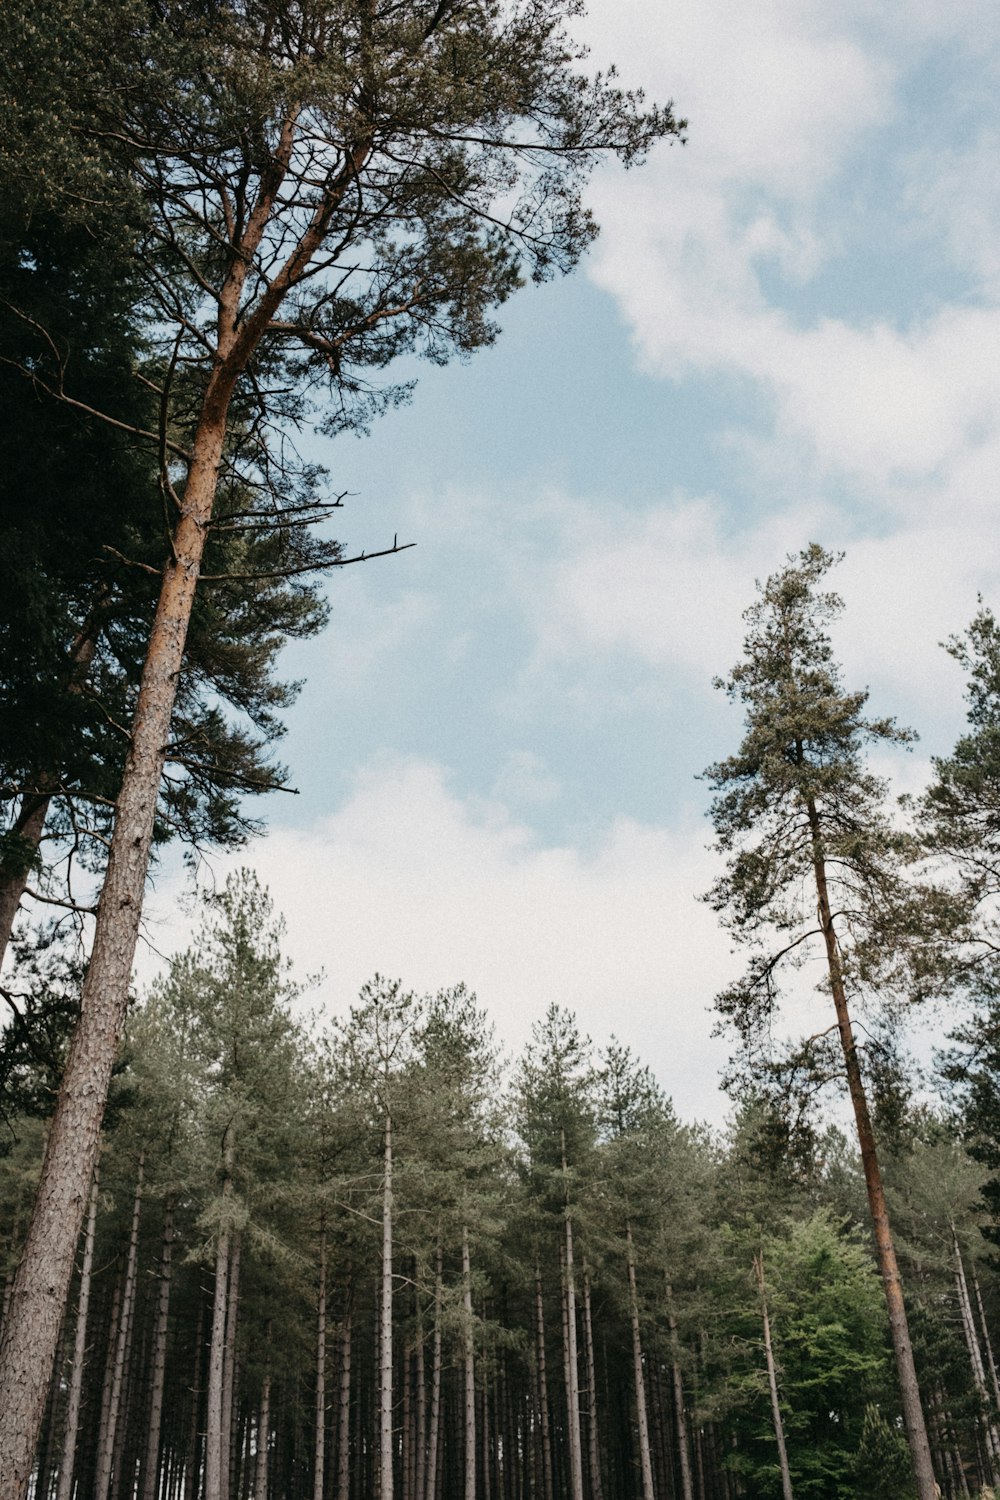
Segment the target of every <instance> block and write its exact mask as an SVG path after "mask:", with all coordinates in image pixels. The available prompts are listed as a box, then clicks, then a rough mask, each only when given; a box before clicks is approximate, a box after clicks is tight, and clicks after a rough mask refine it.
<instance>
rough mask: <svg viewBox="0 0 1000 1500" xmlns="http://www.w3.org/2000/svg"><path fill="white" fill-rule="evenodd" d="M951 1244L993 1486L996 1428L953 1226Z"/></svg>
mask: <svg viewBox="0 0 1000 1500" xmlns="http://www.w3.org/2000/svg"><path fill="white" fill-rule="evenodd" d="M951 1243H952V1249H953V1250H954V1252H955V1288H956V1290H957V1292H958V1305H959V1309H960V1311H961V1314H962V1331H963V1333H964V1334H965V1347H966V1348H967V1349H968V1351H969V1363H970V1365H971V1366H972V1379H973V1382H974V1384H975V1387H976V1390H977V1392H978V1394H979V1399H980V1402H981V1403H982V1411H983V1417H982V1425H983V1431H984V1434H985V1437H986V1453H987V1459H988V1468H989V1471H990V1472H989V1474H988V1476H987V1478H988V1479H989V1482H990V1483H992V1484H996V1482H997V1480H998V1478H1000V1438H998V1436H997V1430H996V1424H995V1422H994V1421H993V1416H992V1413H991V1412H990V1398H989V1393H988V1392H987V1389H986V1371H985V1369H984V1367H983V1356H982V1352H981V1350H980V1348H979V1339H978V1337H977V1335H976V1322H975V1319H974V1318H973V1316H972V1301H971V1299H970V1297H969V1287H968V1283H967V1281H966V1279H965V1267H964V1265H963V1264H962V1252H961V1250H960V1249H959V1244H958V1235H957V1234H956V1233H955V1226H954V1224H952V1225H951Z"/></svg>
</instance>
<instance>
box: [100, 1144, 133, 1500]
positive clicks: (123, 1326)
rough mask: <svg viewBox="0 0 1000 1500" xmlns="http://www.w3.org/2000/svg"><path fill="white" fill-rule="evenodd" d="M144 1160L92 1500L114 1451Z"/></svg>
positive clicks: (105, 1482)
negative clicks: (106, 1413)
mask: <svg viewBox="0 0 1000 1500" xmlns="http://www.w3.org/2000/svg"><path fill="white" fill-rule="evenodd" d="M144 1165H145V1162H144V1158H143V1156H142V1155H140V1157H139V1170H138V1176H137V1178H136V1185H135V1197H134V1198H133V1200H132V1228H131V1231H130V1233H129V1242H128V1260H127V1261H126V1265H125V1285H124V1287H123V1288H122V1300H121V1308H120V1312H119V1318H118V1337H117V1339H116V1340H115V1353H114V1364H113V1366H112V1374H111V1385H110V1390H109V1397H108V1415H107V1423H106V1426H105V1428H104V1431H103V1432H102V1434H101V1446H100V1450H99V1452H98V1457H97V1474H96V1477H95V1479H94V1496H95V1500H105V1496H106V1495H107V1493H108V1488H109V1486H110V1483H111V1467H112V1461H113V1456H114V1451H115V1435H116V1431H117V1426H118V1414H119V1407H120V1406H121V1394H122V1376H123V1375H124V1371H125V1355H126V1352H127V1350H128V1345H129V1337H130V1335H131V1331H132V1309H133V1307H134V1305H135V1272H136V1262H137V1260H138V1255H139V1215H140V1212H141V1210H142V1186H143V1169H144Z"/></svg>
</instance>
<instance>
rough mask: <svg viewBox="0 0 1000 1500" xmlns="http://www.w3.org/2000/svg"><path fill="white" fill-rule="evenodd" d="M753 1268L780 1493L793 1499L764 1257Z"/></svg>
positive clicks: (786, 1497) (755, 1261)
mask: <svg viewBox="0 0 1000 1500" xmlns="http://www.w3.org/2000/svg"><path fill="white" fill-rule="evenodd" d="M753 1268H754V1271H755V1272H756V1275H757V1288H758V1290H759V1292H760V1315H761V1319H762V1321H763V1324H764V1357H765V1359H766V1360H767V1384H768V1389H769V1390H770V1392H771V1415H772V1417H773V1419H774V1437H775V1441H776V1443H777V1445H778V1463H779V1465H780V1466H781V1493H782V1495H783V1496H784V1500H793V1497H792V1476H791V1473H790V1471H789V1468H788V1453H787V1450H786V1448H785V1426H784V1423H783V1422H782V1420H781V1406H780V1404H779V1402H778V1375H777V1371H776V1370H775V1367H774V1350H773V1349H772V1348H771V1323H770V1319H769V1318H768V1315H767V1292H766V1289H765V1286H764V1257H763V1256H762V1255H755V1256H754V1258H753Z"/></svg>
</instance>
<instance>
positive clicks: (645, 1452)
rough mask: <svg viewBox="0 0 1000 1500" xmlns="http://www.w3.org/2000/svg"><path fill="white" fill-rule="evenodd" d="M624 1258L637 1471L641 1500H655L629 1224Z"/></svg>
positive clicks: (628, 1224)
mask: <svg viewBox="0 0 1000 1500" xmlns="http://www.w3.org/2000/svg"><path fill="white" fill-rule="evenodd" d="M625 1256H626V1261H627V1264H628V1312H629V1321H630V1322H631V1324H632V1373H633V1378H634V1381H635V1410H636V1427H637V1428H638V1433H639V1468H640V1471H641V1473H642V1500H655V1492H654V1490H653V1460H652V1458H651V1456H650V1451H649V1413H648V1411H647V1408H646V1377H645V1374H644V1373H643V1367H642V1339H641V1337H640V1330H639V1297H638V1293H637V1291H636V1284H635V1247H634V1245H633V1242H632V1225H631V1224H630V1223H626V1225H625Z"/></svg>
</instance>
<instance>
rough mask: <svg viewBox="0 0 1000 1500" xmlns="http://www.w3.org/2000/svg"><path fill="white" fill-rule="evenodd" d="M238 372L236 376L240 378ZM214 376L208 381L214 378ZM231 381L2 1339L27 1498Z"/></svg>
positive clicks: (119, 1020)
mask: <svg viewBox="0 0 1000 1500" xmlns="http://www.w3.org/2000/svg"><path fill="white" fill-rule="evenodd" d="M234 381H235V375H234V376H233V382H234ZM215 385H216V382H215V381H213V386H215ZM231 391H232V383H230V386H229V389H228V390H220V389H217V388H216V389H215V395H214V400H213V401H211V402H209V401H208V400H207V399H206V405H205V412H204V415H203V417H202V420H201V422H200V424H199V426H198V429H197V432H196V434H195V439H194V444H193V455H192V460H191V465H190V469H189V472H188V482H187V486H186V488H185V493H184V507H183V511H182V513H181V515H180V517H179V519H178V522H177V526H176V529H175V532H174V537H173V545H172V549H171V553H170V555H169V557H168V558H167V560H166V562H165V564H164V569H163V582H162V586H161V589H160V597H159V602H158V605H157V610H156V617H155V620H154V622H153V627H152V630H151V632H150V639H149V647H148V650H147V654H146V662H145V666H144V668H143V674H142V682H141V685H140V689H139V696H138V701H137V704H136V710H135V717H134V719H133V723H132V736H131V744H130V747H129V753H128V757H127V760H126V765H125V772H124V775H123V778H122V785H121V790H120V792H119V796H118V801H117V806H116V815H115V827H114V833H113V835H112V839H111V846H110V850H109V854H108V864H107V870H106V873H105V878H104V886H103V889H102V891H101V898H100V903H99V906H98V912H97V921H96V924H95V930H94V941H93V947H92V949H91V955H90V964H89V966H88V969H87V977H86V979H85V981H84V985H83V992H82V995H81V1014H80V1020H79V1023H78V1024H77V1028H76V1031H75V1033H74V1036H73V1040H72V1043H71V1045H70V1049H69V1054H68V1057H67V1060H66V1067H65V1070H64V1073H63V1079H62V1085H61V1088H60V1091H59V1099H58V1102H57V1105H56V1110H55V1114H54V1115H53V1118H52V1124H51V1127H50V1130H49V1135H48V1140H47V1143H46V1150H45V1158H44V1161H43V1164H42V1172H41V1178H40V1181H39V1186H38V1192H37V1196H36V1199H35V1209H34V1213H33V1215H32V1220H31V1227H30V1229H29V1231H28V1238H27V1243H26V1245H25V1248H24V1253H23V1255H22V1258H21V1263H20V1266H19V1267H18V1271H17V1276H16V1278H15V1283H14V1291H13V1298H12V1303H11V1313H10V1317H9V1319H8V1321H7V1324H6V1327H5V1328H4V1333H3V1339H2V1342H0V1494H2V1495H3V1496H4V1497H5V1500H23V1497H24V1495H25V1493H26V1490H27V1485H28V1478H29V1474H30V1470H31V1455H32V1452H33V1451H34V1447H35V1443H36V1441H37V1437H38V1429H39V1424H40V1422H41V1418H42V1412H43V1409H44V1405H45V1395H46V1387H47V1385H48V1380H49V1375H50V1372H51V1370H52V1361H53V1357H54V1355H55V1349H56V1342H57V1339H58V1336H59V1323H60V1319H61V1317H62V1311H63V1307H64V1305H65V1302H66V1294H67V1292H68V1290H69V1284H70V1279H71V1277H72V1274H73V1259H74V1254H75V1251H76V1244H77V1240H78V1238H79V1235H80V1226H81V1223H82V1221H83V1215H84V1211H85V1208H86V1201H87V1194H88V1192H89V1190H90V1182H91V1179H92V1177H93V1173H94V1166H95V1164H96V1161H97V1150H98V1141H99V1137H100V1130H101V1122H102V1119H103V1117H104V1109H105V1105H106V1102H107V1097H108V1085H109V1083H110V1079H111V1069H112V1066H113V1064H114V1060H115V1054H116V1053H117V1050H118V1043H119V1040H120V1037H121V1033H122V1027H123V1024H124V1020H125V1008H126V1004H127V1000H128V984H129V978H130V975H131V971H132V960H133V957H134V954H135V944H136V939H137V936H138V930H139V918H140V914H141V911H142V900H143V894H144V889H145V881H146V870H147V867H148V864H149V851H150V845H151V841H152V835H153V821H154V816H155V812H156V801H157V796H158V792H159V786H160V778H161V776H162V773H163V763H164V758H165V750H166V746H167V743H168V740H169V738H170V722H171V717H172V715H173V708H174V700H175V698H176V693H177V681H178V676H179V673H180V670H181V663H182V658H183V654H184V642H185V638H186V634H187V626H188V621H189V619H190V616H191V608H192V604H193V601H194V593H195V587H196V585H197V581H198V572H199V568H200V565H201V558H202V554H203V551H204V546H205V537H206V528H207V523H208V520H209V518H210V516H211V511H212V504H213V501H214V497H215V489H216V484H217V477H218V470H219V463H220V460H221V456H222V448H223V442H224V438H225V431H226V417H227V411H228V403H229V396H230V395H231Z"/></svg>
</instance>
